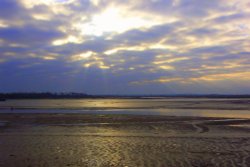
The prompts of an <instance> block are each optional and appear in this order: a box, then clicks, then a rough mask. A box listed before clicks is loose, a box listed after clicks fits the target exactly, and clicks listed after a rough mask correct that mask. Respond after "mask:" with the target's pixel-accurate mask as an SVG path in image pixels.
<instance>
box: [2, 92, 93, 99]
mask: <svg viewBox="0 0 250 167" xmlns="http://www.w3.org/2000/svg"><path fill="white" fill-rule="evenodd" d="M90 97H93V96H91V95H88V94H85V93H49V92H46V93H0V99H64V98H74V99H76V98H90Z"/></svg>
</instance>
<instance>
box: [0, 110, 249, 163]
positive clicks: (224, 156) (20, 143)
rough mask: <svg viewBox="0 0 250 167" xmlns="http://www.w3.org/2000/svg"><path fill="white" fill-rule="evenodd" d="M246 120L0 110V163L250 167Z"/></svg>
mask: <svg viewBox="0 0 250 167" xmlns="http://www.w3.org/2000/svg"><path fill="white" fill-rule="evenodd" d="M249 125H250V119H228V118H209V117H174V116H136V115H87V114H17V113H16V114H0V166H4V167H5V166H8V167H9V166H10V167H29V166H30V167H31V166H34V167H37V166H38V167H39V166H46V167H47V166H48V167H57V166H58V167H59V166H60V167H63V166H83V167H84V166H91V167H92V166H123V167H124V166H133V167H134V166H159V167H162V166H167V167H181V166H185V167H186V166H194V167H200V166H201V167H208V166H218V167H223V166H225V167H230V166H235V167H236V166H242V167H244V166H245V167H247V166H250V129H249Z"/></svg>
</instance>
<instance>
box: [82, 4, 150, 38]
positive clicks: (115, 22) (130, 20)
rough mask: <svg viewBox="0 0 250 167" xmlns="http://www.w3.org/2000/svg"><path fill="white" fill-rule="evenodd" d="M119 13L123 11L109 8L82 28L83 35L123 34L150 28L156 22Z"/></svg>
mask: <svg viewBox="0 0 250 167" xmlns="http://www.w3.org/2000/svg"><path fill="white" fill-rule="evenodd" d="M119 11H121V9H120V10H119V9H117V8H109V9H107V10H105V11H104V12H102V13H100V14H96V15H94V16H93V17H92V19H91V21H90V22H87V23H84V24H83V25H80V26H81V29H82V34H84V35H94V36H101V35H103V34H104V33H110V32H111V33H112V32H114V33H122V32H125V31H127V30H130V29H134V28H140V27H150V26H152V24H154V22H152V21H150V20H146V19H143V18H142V17H138V16H133V17H131V16H125V15H122V14H121V13H120V12H119Z"/></svg>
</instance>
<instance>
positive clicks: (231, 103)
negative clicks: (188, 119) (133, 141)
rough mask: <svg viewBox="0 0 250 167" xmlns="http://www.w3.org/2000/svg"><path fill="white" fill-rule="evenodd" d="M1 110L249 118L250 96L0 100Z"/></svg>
mask: <svg viewBox="0 0 250 167" xmlns="http://www.w3.org/2000/svg"><path fill="white" fill-rule="evenodd" d="M0 113H84V114H129V115H167V116H200V117H228V118H250V99H240V98H238V99H224V98H223V99H218V98H217V99H208V98H202V99H198V98H170V99H44V100H27V99H26V100H7V101H5V102H0Z"/></svg>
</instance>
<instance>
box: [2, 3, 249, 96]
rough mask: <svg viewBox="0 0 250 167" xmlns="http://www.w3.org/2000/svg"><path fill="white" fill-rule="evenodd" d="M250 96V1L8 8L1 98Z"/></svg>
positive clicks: (4, 5)
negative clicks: (12, 95) (12, 94)
mask: <svg viewBox="0 0 250 167" xmlns="http://www.w3.org/2000/svg"><path fill="white" fill-rule="evenodd" d="M43 91H50V92H85V93H88V94H126V95H127V94H250V1H249V0H209V1H208V0H207V1H205V0H35V1H34V0H0V92H43Z"/></svg>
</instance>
